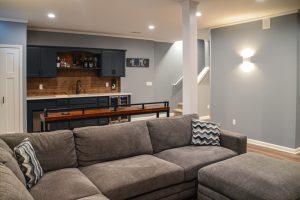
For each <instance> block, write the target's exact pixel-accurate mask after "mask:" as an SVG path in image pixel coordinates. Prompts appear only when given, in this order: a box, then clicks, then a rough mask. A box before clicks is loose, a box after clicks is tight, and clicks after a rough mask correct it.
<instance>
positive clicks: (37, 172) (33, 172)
mask: <svg viewBox="0 0 300 200" xmlns="http://www.w3.org/2000/svg"><path fill="white" fill-rule="evenodd" d="M14 154H15V157H16V158H17V160H18V163H19V166H20V168H21V170H22V172H23V174H24V176H25V179H26V186H27V188H31V187H32V186H34V185H35V184H37V182H38V181H39V180H40V179H41V178H42V176H43V173H44V172H43V169H42V167H41V165H40V162H39V161H38V159H37V157H36V155H35V151H34V149H33V146H32V144H31V142H30V141H29V139H28V138H25V139H24V140H23V141H22V142H21V143H20V144H19V145H18V146H16V147H15V148H14Z"/></svg>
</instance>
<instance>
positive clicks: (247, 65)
mask: <svg viewBox="0 0 300 200" xmlns="http://www.w3.org/2000/svg"><path fill="white" fill-rule="evenodd" d="M253 55H254V51H253V50H252V49H244V50H243V51H242V52H241V56H242V57H243V63H242V64H241V69H242V70H243V71H244V72H250V71H252V70H253V69H254V64H253V63H251V57H252V56H253Z"/></svg>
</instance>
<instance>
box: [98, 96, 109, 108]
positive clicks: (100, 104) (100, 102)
mask: <svg viewBox="0 0 300 200" xmlns="http://www.w3.org/2000/svg"><path fill="white" fill-rule="evenodd" d="M105 106H108V97H98V107H105Z"/></svg>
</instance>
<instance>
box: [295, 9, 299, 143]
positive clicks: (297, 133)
mask: <svg viewBox="0 0 300 200" xmlns="http://www.w3.org/2000/svg"><path fill="white" fill-rule="evenodd" d="M297 85H298V95H297V127H296V147H300V13H298V84H297Z"/></svg>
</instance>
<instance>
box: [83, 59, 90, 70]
mask: <svg viewBox="0 0 300 200" xmlns="http://www.w3.org/2000/svg"><path fill="white" fill-rule="evenodd" d="M88 65H89V64H88V60H87V58H84V62H83V67H84V68H88Z"/></svg>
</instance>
